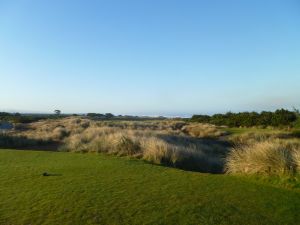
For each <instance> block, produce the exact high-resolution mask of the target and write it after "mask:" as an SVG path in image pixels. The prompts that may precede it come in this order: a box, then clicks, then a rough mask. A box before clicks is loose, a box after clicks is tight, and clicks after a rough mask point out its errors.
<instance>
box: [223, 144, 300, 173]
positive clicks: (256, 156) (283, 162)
mask: <svg viewBox="0 0 300 225" xmlns="http://www.w3.org/2000/svg"><path fill="white" fill-rule="evenodd" d="M299 152H300V148H299V143H298V142H297V141H295V142H293V141H283V140H279V139H274V140H272V141H270V140H267V141H262V142H257V143H254V144H250V145H242V146H237V147H235V148H233V149H232V150H231V151H230V152H229V154H228V156H227V158H226V167H225V168H226V172H227V173H231V174H268V175H272V174H274V175H284V174H293V173H295V172H296V171H297V168H299V158H298V157H299Z"/></svg>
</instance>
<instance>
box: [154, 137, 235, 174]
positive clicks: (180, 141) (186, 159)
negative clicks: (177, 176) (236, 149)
mask: <svg viewBox="0 0 300 225" xmlns="http://www.w3.org/2000/svg"><path fill="white" fill-rule="evenodd" d="M158 138H160V139H162V140H164V141H166V142H167V143H169V144H172V145H175V146H179V147H189V146H195V147H196V149H198V150H199V154H182V156H181V157H180V158H179V159H178V160H177V161H176V162H175V163H173V162H172V161H170V159H167V158H166V159H162V160H161V164H162V165H164V166H168V167H174V168H179V169H182V170H187V171H196V172H203V173H212V174H221V173H224V164H225V160H224V159H225V157H226V155H227V153H228V152H229V149H230V148H231V147H232V144H231V143H230V142H228V141H226V140H220V139H215V138H195V137H190V136H174V135H165V134H160V135H158Z"/></svg>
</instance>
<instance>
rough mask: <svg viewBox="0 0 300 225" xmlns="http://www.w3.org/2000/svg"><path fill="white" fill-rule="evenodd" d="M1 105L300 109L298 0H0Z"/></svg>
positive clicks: (180, 110)
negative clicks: (293, 107)
mask: <svg viewBox="0 0 300 225" xmlns="http://www.w3.org/2000/svg"><path fill="white" fill-rule="evenodd" d="M0 78H1V79H0V82H1V83H0V85H1V86H0V110H15V111H33V112H52V111H53V110H54V109H56V108H58V109H61V110H62V111H63V112H77V113H79V112H101V113H104V112H112V113H116V114H137V115H142V114H144V115H186V114H187V115H188V114H193V113H215V112H226V111H229V110H231V111H245V110H257V111H260V110H274V109H276V108H281V107H284V108H289V109H291V107H292V106H295V107H300V1H299V0H285V1H284V0H280V1H276V0H270V1H268V0H264V1H262V0H256V1H254V0H251V1H243V0H239V1H238V0H235V1H234V0H226V1H224V0H219V1H216V0H205V1H204V0H203V1H201V0H197V1H196V0H195V1H189V0H182V1H175V0H136V1H130V0H127V1H124V0H119V1H115V0H105V1H104V0H103V1H101V0H98V1H96V0H95V1H83V0H82V1H74V0H69V1H67V0H65V1H63V0H51V1H46V0H45V1H43V0H40V1H30V0H24V1H13V0H7V1H3V0H0Z"/></svg>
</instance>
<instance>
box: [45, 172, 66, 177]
mask: <svg viewBox="0 0 300 225" xmlns="http://www.w3.org/2000/svg"><path fill="white" fill-rule="evenodd" d="M42 175H43V177H58V176H62V174H60V173H48V172H44V173H43V174H42Z"/></svg>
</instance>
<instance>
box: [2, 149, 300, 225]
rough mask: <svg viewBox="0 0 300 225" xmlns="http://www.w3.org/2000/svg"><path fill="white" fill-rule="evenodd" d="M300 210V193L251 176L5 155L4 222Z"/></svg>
mask: <svg viewBox="0 0 300 225" xmlns="http://www.w3.org/2000/svg"><path fill="white" fill-rule="evenodd" d="M43 172H48V173H52V174H56V176H46V177H45V176H42V173H43ZM299 212H300V192H299V190H293V189H284V188H279V187H274V186H271V185H268V184H262V183H259V182H253V181H251V180H250V179H248V178H239V177H232V176H228V175H210V174H201V173H196V172H187V171H182V170H178V169H172V168H167V167H162V166H155V165H151V164H147V163H144V162H143V161H141V160H130V159H127V158H118V157H113V156H105V155H92V154H76V153H57V152H38V151H35V152H34V151H17V150H0V224H13V225H18V224H34V225H37V224H51V225H53V224H59V225H67V224H70V225H76V224H131V225H133V224H255V225H257V224H297V222H298V224H299V222H300V213H299Z"/></svg>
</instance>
